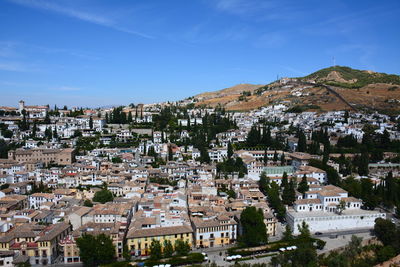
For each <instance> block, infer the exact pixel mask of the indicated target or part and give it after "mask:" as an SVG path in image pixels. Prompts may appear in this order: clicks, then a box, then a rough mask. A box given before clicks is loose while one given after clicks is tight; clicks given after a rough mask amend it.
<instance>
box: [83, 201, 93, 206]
mask: <svg viewBox="0 0 400 267" xmlns="http://www.w3.org/2000/svg"><path fill="white" fill-rule="evenodd" d="M83 206H85V207H93V202H92V201H90V199H85V201H84V202H83Z"/></svg>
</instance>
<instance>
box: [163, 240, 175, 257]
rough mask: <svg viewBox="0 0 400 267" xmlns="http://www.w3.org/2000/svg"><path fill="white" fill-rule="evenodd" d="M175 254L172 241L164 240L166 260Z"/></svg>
mask: <svg viewBox="0 0 400 267" xmlns="http://www.w3.org/2000/svg"><path fill="white" fill-rule="evenodd" d="M173 253H174V247H173V246H172V244H171V241H169V240H167V239H165V240H164V248H163V256H164V258H170V257H172V254H173Z"/></svg>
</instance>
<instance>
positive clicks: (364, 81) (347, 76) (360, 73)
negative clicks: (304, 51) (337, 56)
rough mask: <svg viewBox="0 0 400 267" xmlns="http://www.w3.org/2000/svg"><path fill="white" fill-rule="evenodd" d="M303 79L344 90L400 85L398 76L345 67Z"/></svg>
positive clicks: (336, 67)
mask: <svg viewBox="0 0 400 267" xmlns="http://www.w3.org/2000/svg"><path fill="white" fill-rule="evenodd" d="M302 79H304V80H314V81H316V82H322V83H325V84H327V85H332V86H339V87H344V88H361V87H364V86H366V85H369V84H376V83H385V84H396V85H400V76H398V75H394V74H386V73H378V72H373V71H368V70H356V69H352V68H349V67H343V66H334V67H330V68H325V69H322V70H319V71H316V72H314V73H312V74H310V75H308V76H306V77H303V78H302Z"/></svg>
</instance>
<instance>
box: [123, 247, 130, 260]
mask: <svg viewBox="0 0 400 267" xmlns="http://www.w3.org/2000/svg"><path fill="white" fill-rule="evenodd" d="M122 257H124V259H125V260H126V261H130V260H131V258H132V256H131V252H130V251H129V248H128V245H127V244H124V246H123V248H122Z"/></svg>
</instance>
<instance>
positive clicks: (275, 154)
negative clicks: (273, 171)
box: [273, 150, 278, 162]
mask: <svg viewBox="0 0 400 267" xmlns="http://www.w3.org/2000/svg"><path fill="white" fill-rule="evenodd" d="M273 160H274V162H277V161H278V152H276V150H275V153H274V159H273Z"/></svg>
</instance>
